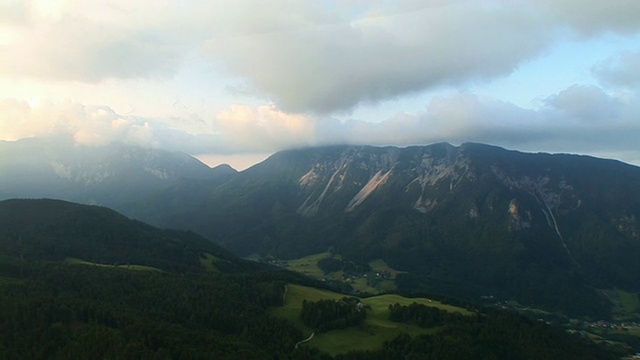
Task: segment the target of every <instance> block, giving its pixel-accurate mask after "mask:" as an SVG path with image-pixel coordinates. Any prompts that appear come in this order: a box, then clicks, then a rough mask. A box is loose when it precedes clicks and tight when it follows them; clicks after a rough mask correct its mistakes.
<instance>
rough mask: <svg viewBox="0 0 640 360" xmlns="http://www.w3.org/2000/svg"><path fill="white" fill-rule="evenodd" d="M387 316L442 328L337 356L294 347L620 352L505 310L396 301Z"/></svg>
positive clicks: (534, 359)
mask: <svg viewBox="0 0 640 360" xmlns="http://www.w3.org/2000/svg"><path fill="white" fill-rule="evenodd" d="M389 317H390V318H392V319H394V321H399V322H406V323H412V324H416V325H419V326H421V327H425V328H430V327H434V326H435V327H438V330H437V332H434V333H433V334H428V335H417V336H412V335H410V334H401V335H399V336H398V337H396V338H395V339H393V340H391V341H387V342H385V343H384V344H383V346H382V348H381V349H379V350H375V351H352V352H349V353H346V354H340V355H337V356H335V357H330V356H329V355H327V354H324V353H321V352H320V351H318V350H317V349H313V348H311V347H306V346H305V347H302V348H301V349H299V350H298V351H296V353H295V358H296V359H323V360H325V359H337V360H383V359H384V360H386V359H425V360H467V359H474V360H496V359H518V360H539V359H545V360H613V359H619V358H620V357H621V356H622V354H612V353H611V352H608V351H606V350H604V349H602V348H600V347H598V346H597V345H596V344H594V343H593V342H591V341H588V340H584V339H581V338H578V337H576V336H574V335H570V334H568V333H566V332H564V331H562V330H560V329H557V328H554V327H551V326H549V325H547V324H545V323H542V322H539V321H532V320H530V319H528V318H526V317H523V316H520V315H517V314H513V313H509V312H505V311H501V310H495V309H482V310H481V311H479V312H477V313H475V314H472V315H459V314H453V313H448V312H445V311H442V310H438V309H435V308H430V307H428V306H424V305H417V304H411V305H409V306H401V305H398V304H394V305H392V306H391V307H390V308H389Z"/></svg>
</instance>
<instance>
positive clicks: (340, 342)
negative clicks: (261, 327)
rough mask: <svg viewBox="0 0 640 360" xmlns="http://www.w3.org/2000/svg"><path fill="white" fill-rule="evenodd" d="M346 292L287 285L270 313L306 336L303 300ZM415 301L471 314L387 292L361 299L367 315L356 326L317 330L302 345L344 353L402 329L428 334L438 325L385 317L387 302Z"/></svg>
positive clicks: (374, 346)
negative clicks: (425, 325)
mask: <svg viewBox="0 0 640 360" xmlns="http://www.w3.org/2000/svg"><path fill="white" fill-rule="evenodd" d="M345 296H348V295H344V294H339V293H335V292H331V291H327V290H319V289H315V288H310V287H306V286H301V285H288V287H287V293H286V296H285V299H284V306H282V307H278V308H275V309H273V310H272V314H274V315H276V316H279V317H282V318H285V319H287V320H290V321H292V322H293V323H294V324H296V326H297V327H299V328H300V329H301V330H302V331H303V332H304V333H305V336H308V335H309V334H311V333H312V332H313V329H311V328H309V327H307V326H305V325H304V324H303V323H302V322H301V321H300V318H299V317H300V311H301V310H302V302H303V301H304V300H307V301H318V300H322V299H335V300H337V299H341V298H343V297H345ZM413 302H416V303H419V304H424V305H427V306H433V307H437V308H439V309H442V310H445V311H450V312H457V313H461V314H470V313H469V312H468V311H467V310H466V309H462V308H459V307H455V306H451V305H446V304H442V303H440V302H438V301H435V300H431V299H426V298H405V297H402V296H400V295H395V294H386V295H379V296H373V297H369V298H365V299H362V303H364V304H365V305H368V306H370V307H371V310H370V311H369V312H368V313H367V319H366V320H365V321H364V323H363V324H362V325H360V326H357V327H352V328H347V329H341V330H332V331H328V332H325V333H316V334H315V336H314V337H313V339H312V340H311V341H309V342H308V343H306V344H305V345H303V346H314V347H317V348H318V349H320V350H322V351H324V352H327V353H328V354H331V355H336V354H340V353H345V352H348V351H350V350H375V349H379V348H381V347H382V344H383V343H384V342H385V341H389V340H392V339H393V338H395V337H397V336H398V335H400V334H401V333H408V334H411V335H418V334H429V333H434V332H437V331H438V328H430V329H424V328H420V327H418V326H415V325H410V324H405V323H396V322H393V321H390V320H389V319H388V313H389V305H393V304H395V303H399V304H401V305H410V304H411V303H413Z"/></svg>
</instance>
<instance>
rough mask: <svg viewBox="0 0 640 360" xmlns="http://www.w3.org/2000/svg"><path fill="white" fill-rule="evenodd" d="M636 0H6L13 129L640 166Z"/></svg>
mask: <svg viewBox="0 0 640 360" xmlns="http://www.w3.org/2000/svg"><path fill="white" fill-rule="evenodd" d="M639 89H640V2H639V1H637V0H615V1H602V0H556V1H553V0H536V1H533V0H530V1H525V0H514V1H498V0H494V1H491V0H486V1H485V0H469V1H464V0H460V1H457V0H420V1H418V0H399V1H392V2H390V1H382V0H381V1H375V0H371V1H363V0H344V1H338V0H325V1H315V0H314V1H311V0H297V1H286V0H260V1H258V0H235V1H215V0H214V1H208V0H207V1H205V0H193V1H170V0H163V1H150V0H138V1H129V0H31V1H14V0H0V140H6V141H15V140H19V139H22V138H26V137H34V136H51V135H70V136H71V137H72V138H73V139H74V141H75V142H77V143H79V144H84V145H103V144H107V143H109V142H113V141H121V142H125V143H130V144H138V145H143V146H152V147H158V148H163V149H169V150H179V151H183V152H186V153H189V154H192V155H195V156H198V157H199V158H200V159H202V160H203V161H205V162H207V163H208V164H210V165H216V164H218V163H220V162H227V163H229V164H231V165H232V166H234V167H236V168H238V169H243V168H245V167H247V166H249V165H251V164H252V163H254V162H256V161H259V160H261V159H264V157H266V156H268V155H269V154H271V153H273V152H275V151H279V150H283V149H287V148H295V147H304V146H314V145H326V144H369V145H397V146H407V145H416V144H430V143H434V142H449V143H452V144H460V143H463V142H482V143H488V144H493V145H498V146H503V147H506V148H509V149H515V150H522V151H532V152H538V151H541V152H566V153H578V154H588V155H594V156H599V157H607V158H615V159H619V160H622V161H626V162H629V163H633V164H636V165H640V145H639V143H640V142H639V141H638V139H640V95H639V92H638V91H639Z"/></svg>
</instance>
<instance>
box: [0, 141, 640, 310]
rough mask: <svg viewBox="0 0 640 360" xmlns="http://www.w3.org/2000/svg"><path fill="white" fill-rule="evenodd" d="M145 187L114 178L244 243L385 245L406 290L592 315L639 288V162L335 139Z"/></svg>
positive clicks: (281, 253)
mask: <svg viewBox="0 0 640 360" xmlns="http://www.w3.org/2000/svg"><path fill="white" fill-rule="evenodd" d="M3 174H4V173H0V176H3ZM80 190H82V191H89V190H90V189H89V190H87V189H84V190H83V189H80ZM150 190H151V191H137V193H136V195H135V196H131V195H130V194H131V192H127V191H122V189H120V188H119V187H116V188H114V189H113V191H114V193H115V194H121V196H123V197H127V200H128V202H120V203H119V206H120V208H116V210H118V211H121V212H123V213H125V214H126V215H127V216H130V217H135V218H138V219H140V220H144V221H146V222H149V223H151V224H153V225H155V226H161V227H166V228H181V229H188V230H191V231H195V232H197V233H199V234H201V235H204V236H205V237H207V238H209V239H211V240H213V241H214V242H215V243H218V244H220V245H222V246H224V247H225V248H227V249H229V250H231V251H232V252H233V253H235V254H237V255H241V256H248V255H251V254H259V255H262V256H263V257H269V256H271V257H275V258H280V259H294V258H299V257H302V256H305V255H310V254H317V253H322V252H325V251H327V250H330V251H331V254H332V256H337V257H340V258H341V259H343V260H344V261H347V262H352V263H355V264H367V263H369V262H371V261H374V260H377V259H382V260H384V261H385V262H386V263H387V264H388V265H389V266H391V267H393V268H394V269H397V270H399V271H401V272H404V274H402V275H400V276H398V277H397V278H396V279H395V284H396V286H397V288H398V289H400V290H403V291H412V290H419V291H426V292H430V293H443V294H447V295H451V296H456V297H461V298H464V299H467V300H472V301H477V299H479V298H480V297H484V296H493V297H495V298H498V299H503V300H506V299H516V300H517V301H519V302H520V303H523V304H529V305H534V306H539V307H541V308H545V309H550V310H554V311H555V310H558V311H564V312H567V313H571V314H572V315H575V316H589V317H595V318H607V317H609V316H610V312H611V304H610V301H609V300H608V299H607V298H606V296H605V295H603V294H602V292H601V291H600V290H602V289H612V288H619V289H622V290H624V291H627V292H629V293H632V294H637V293H638V292H639V291H640V288H638V284H640V278H638V276H639V275H638V274H640V264H638V262H637V261H636V260H635V259H637V258H638V257H640V195H638V194H640V168H638V167H635V166H633V165H628V164H625V163H622V162H619V161H612V160H606V159H598V158H593V157H589V156H579V155H570V154H546V153H538V154H533V153H522V152H518V151H510V150H505V149H502V148H499V147H495V146H490V145H484V144H477V143H465V144H462V145H460V146H453V145H450V144H447V143H440V144H434V145H426V146H410V147H406V148H398V147H391V146H389V147H374V146H349V145H335V146H326V147H316V148H305V149H297V150H286V151H282V152H279V153H276V154H274V155H272V156H271V157H269V158H268V159H266V160H265V161H263V162H262V163H259V164H256V165H254V166H253V167H251V168H249V169H246V170H244V171H242V172H232V173H227V174H223V175H220V176H215V177H212V178H206V179H182V180H179V181H173V182H171V183H163V186H161V187H156V188H152V189H150ZM122 194H124V195H122ZM123 209H124V211H123Z"/></svg>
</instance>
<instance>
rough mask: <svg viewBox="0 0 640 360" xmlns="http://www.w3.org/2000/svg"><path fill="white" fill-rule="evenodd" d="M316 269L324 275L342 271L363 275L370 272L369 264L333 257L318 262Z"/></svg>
mask: <svg viewBox="0 0 640 360" xmlns="http://www.w3.org/2000/svg"><path fill="white" fill-rule="evenodd" d="M318 267H319V268H320V269H321V270H322V271H323V272H324V273H325V274H328V273H331V272H336V271H344V272H345V273H347V274H363V273H367V272H370V271H371V266H369V264H366V263H363V264H359V263H355V262H353V261H348V260H342V259H336V258H333V257H330V258H324V259H320V260H318Z"/></svg>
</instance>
